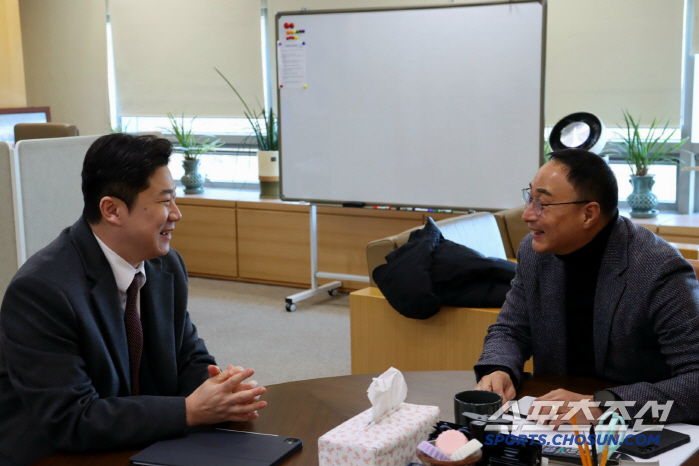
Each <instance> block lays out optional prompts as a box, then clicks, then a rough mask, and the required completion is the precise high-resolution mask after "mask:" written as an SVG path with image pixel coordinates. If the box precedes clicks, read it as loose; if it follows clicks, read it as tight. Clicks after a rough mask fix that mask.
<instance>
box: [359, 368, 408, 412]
mask: <svg viewBox="0 0 699 466" xmlns="http://www.w3.org/2000/svg"><path fill="white" fill-rule="evenodd" d="M367 393H368V394H369V401H371V422H376V420H377V419H378V418H380V417H381V416H383V415H384V414H386V413H387V412H389V411H391V410H392V409H395V408H397V407H398V406H399V405H400V404H401V403H402V402H403V401H405V397H406V396H408V385H407V384H406V383H405V378H403V374H402V373H401V372H400V371H399V370H398V369H396V368H394V367H391V368H390V369H389V370H387V371H386V372H384V373H383V374H381V375H380V376H378V377H374V380H373V382H371V385H369V389H368V390H367Z"/></svg>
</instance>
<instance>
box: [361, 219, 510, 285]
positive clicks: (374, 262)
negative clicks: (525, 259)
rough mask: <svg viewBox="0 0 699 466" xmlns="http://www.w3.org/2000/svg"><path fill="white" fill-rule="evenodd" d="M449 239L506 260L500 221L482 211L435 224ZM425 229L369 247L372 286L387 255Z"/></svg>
mask: <svg viewBox="0 0 699 466" xmlns="http://www.w3.org/2000/svg"><path fill="white" fill-rule="evenodd" d="M435 223H436V224H437V226H438V227H439V229H440V231H441V232H442V235H443V236H444V238H445V239H448V240H451V241H454V242H455V243H458V244H461V245H463V246H467V247H469V248H472V249H475V250H476V251H478V252H480V253H481V254H484V255H485V256H487V257H497V258H500V259H506V258H507V257H508V256H507V255H506V251H505V248H504V247H503V240H502V239H501V238H500V232H499V230H498V225H497V222H496V221H495V217H493V214H491V213H489V212H478V213H475V214H469V215H460V216H458V217H453V218H448V219H444V220H439V221H438V222H435ZM418 228H422V226H419V227H415V228H411V229H410V230H407V231H404V232H403V233H399V234H397V235H394V236H389V237H387V238H382V239H379V240H375V241H372V242H371V243H369V244H368V245H367V249H366V253H367V266H368V269H369V283H370V285H371V286H376V283H374V278H373V276H372V274H373V271H374V269H375V268H376V267H378V266H379V265H381V264H385V263H386V255H387V254H388V253H390V252H391V251H393V250H394V249H396V248H399V247H401V246H402V245H404V244H405V243H407V242H408V238H409V237H410V233H411V232H412V231H413V230H417V229H418Z"/></svg>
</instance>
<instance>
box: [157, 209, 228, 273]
mask: <svg viewBox="0 0 699 466" xmlns="http://www.w3.org/2000/svg"><path fill="white" fill-rule="evenodd" d="M179 208H180V211H181V212H182V220H180V221H179V222H177V223H176V224H175V231H173V232H172V240H171V241H170V245H171V246H172V247H173V248H175V249H176V250H177V252H179V253H180V254H181V255H182V258H183V259H184V261H185V264H186V266H187V270H188V271H189V273H190V274H201V275H213V276H221V277H229V278H235V277H237V276H238V251H237V249H238V247H237V227H236V211H235V209H230V208H225V207H207V206H191V205H179Z"/></svg>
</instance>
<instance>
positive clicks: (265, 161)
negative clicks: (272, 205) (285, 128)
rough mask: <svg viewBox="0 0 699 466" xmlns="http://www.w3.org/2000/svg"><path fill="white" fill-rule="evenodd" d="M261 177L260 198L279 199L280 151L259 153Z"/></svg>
mask: <svg viewBox="0 0 699 466" xmlns="http://www.w3.org/2000/svg"><path fill="white" fill-rule="evenodd" d="M257 167H258V169H259V177H260V198H261V199H279V151H277V150H260V151H257Z"/></svg>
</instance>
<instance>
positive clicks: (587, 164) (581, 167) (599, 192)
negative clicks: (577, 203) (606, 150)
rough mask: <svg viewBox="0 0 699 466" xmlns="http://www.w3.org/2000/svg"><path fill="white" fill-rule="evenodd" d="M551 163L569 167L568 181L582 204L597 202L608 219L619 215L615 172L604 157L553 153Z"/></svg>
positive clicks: (576, 152) (575, 151)
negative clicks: (554, 162) (585, 201)
mask: <svg viewBox="0 0 699 466" xmlns="http://www.w3.org/2000/svg"><path fill="white" fill-rule="evenodd" d="M549 160H551V161H556V162H559V163H562V164H563V165H565V166H566V167H568V176H567V179H568V181H569V182H570V184H571V185H573V189H575V192H576V194H577V195H578V196H579V197H580V200H589V201H595V202H597V203H598V204H599V206H600V212H601V213H602V215H604V217H605V218H607V219H612V218H613V217H614V216H615V215H616V212H617V208H618V206H619V186H618V185H617V182H616V176H614V172H613V171H612V169H611V168H609V164H608V163H607V162H606V161H605V160H604V159H603V158H602V157H600V156H599V155H597V154H594V153H592V152H588V151H586V150H583V149H563V150H558V151H555V152H551V153H550V154H549Z"/></svg>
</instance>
